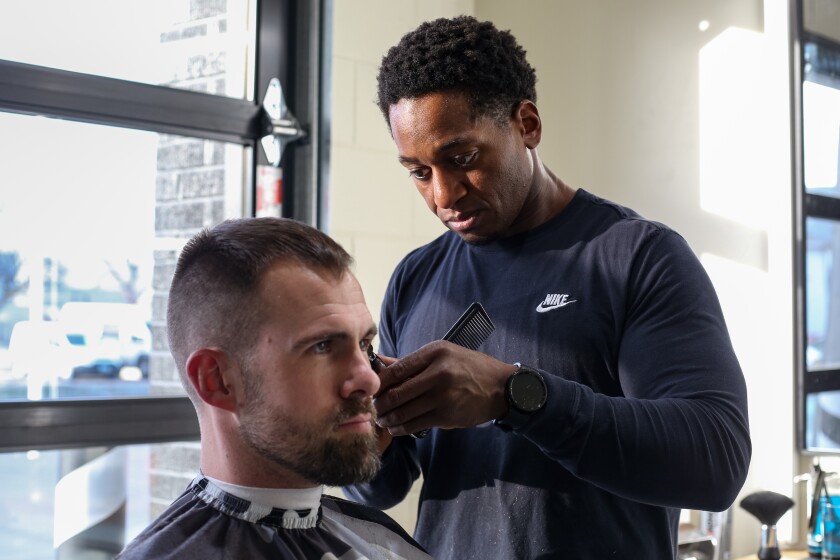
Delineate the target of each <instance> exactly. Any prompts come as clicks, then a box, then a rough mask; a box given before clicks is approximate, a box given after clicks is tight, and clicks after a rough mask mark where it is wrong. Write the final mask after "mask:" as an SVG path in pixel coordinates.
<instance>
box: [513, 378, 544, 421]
mask: <svg viewBox="0 0 840 560" xmlns="http://www.w3.org/2000/svg"><path fill="white" fill-rule="evenodd" d="M510 389H511V390H510V396H511V399H512V400H513V403H514V404H515V405H516V408H518V409H519V410H521V411H522V412H535V411H537V410H539V409H540V408H541V407H542V405H543V404H544V403H545V398H546V391H545V384H544V383H543V380H542V379H540V378H539V376H538V374H536V373H534V372H531V371H528V370H524V371H521V372H520V373H519V374H517V375H516V377H514V379H513V383H512V385H511V388H510Z"/></svg>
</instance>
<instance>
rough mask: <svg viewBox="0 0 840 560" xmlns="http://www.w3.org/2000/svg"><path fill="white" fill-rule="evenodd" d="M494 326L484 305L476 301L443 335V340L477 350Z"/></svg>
mask: <svg viewBox="0 0 840 560" xmlns="http://www.w3.org/2000/svg"><path fill="white" fill-rule="evenodd" d="M495 328H496V325H494V324H493V321H491V320H490V316H489V315H487V311H485V310H484V306H483V305H481V304H480V303H478V302H477V301H476V302H473V303H472V305H470V306H469V307H468V308H467V310H466V311H464V314H463V315H461V317H460V318H459V319H458V320H457V321H455V324H454V325H452V328H451V329H449V330H448V331H447V332H446V334H445V335H443V340H448V341H449V342H452V343H454V344H457V345H458V346H463V347H464V348H469V349H470V350H478V347H479V346H481V345H482V344H483V343H484V341H485V340H487V337H488V336H490V333H492V332H493V331H494V330H495Z"/></svg>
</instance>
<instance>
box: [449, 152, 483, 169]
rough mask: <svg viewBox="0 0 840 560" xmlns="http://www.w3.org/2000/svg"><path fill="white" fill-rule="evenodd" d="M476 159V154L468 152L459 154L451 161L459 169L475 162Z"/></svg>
mask: <svg viewBox="0 0 840 560" xmlns="http://www.w3.org/2000/svg"><path fill="white" fill-rule="evenodd" d="M477 157H478V152H477V151H475V152H470V153H468V154H459V155H457V156H455V157H454V158H453V159H454V160H455V163H456V164H458V165H460V166H461V167H464V166H467V165H469V164H471V163H472V162H474V161H475V158H477Z"/></svg>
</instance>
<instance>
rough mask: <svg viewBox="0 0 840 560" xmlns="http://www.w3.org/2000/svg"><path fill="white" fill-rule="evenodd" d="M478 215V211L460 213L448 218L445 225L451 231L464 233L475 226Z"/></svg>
mask: <svg viewBox="0 0 840 560" xmlns="http://www.w3.org/2000/svg"><path fill="white" fill-rule="evenodd" d="M478 214H479V212H478V210H475V211H473V212H462V213H459V214H456V215H454V216H452V217H451V218H449V220H447V222H446V223H447V224H448V225H449V227H450V229H452V231H466V230H468V229H470V228H472V227H474V226H475V223H476V222H477V221H478Z"/></svg>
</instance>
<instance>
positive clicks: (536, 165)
mask: <svg viewBox="0 0 840 560" xmlns="http://www.w3.org/2000/svg"><path fill="white" fill-rule="evenodd" d="M525 55H526V53H525V51H524V50H523V49H522V47H521V46H520V45H519V44H518V43H517V41H516V39H515V38H514V37H513V36H512V35H511V34H510V33H509V32H507V31H501V30H499V29H497V28H496V27H495V26H494V25H493V24H492V23H490V22H480V21H477V20H476V19H475V18H472V17H467V16H461V17H456V18H452V19H438V20H435V21H430V22H426V23H423V24H422V25H420V26H419V27H418V28H416V29H415V30H414V31H411V32H410V33H408V34H407V35H405V36H404V37H403V38H402V39H401V40H400V42H399V43H398V44H397V45H396V46H394V47H393V48H391V49H390V50H389V51H388V53H387V54H386V55H385V57H384V58H383V60H382V64H381V66H380V69H379V76H378V86H379V90H378V91H379V98H378V103H379V107H380V108H381V110H382V113H383V115H384V117H385V120H386V122H387V124H388V127H389V130H390V131H391V135H392V138H393V140H394V143H395V144H396V148H397V154H398V161H399V162H400V164H401V165H402V166H403V167H405V169H406V170H407V171H408V174H409V176H410V178H411V180H412V181H413V183H414V185H415V187H416V188H417V190H418V191H419V193H420V195H421V196H422V197H423V199H424V200H425V202H426V204H427V205H428V206H429V209H430V210H431V211H432V212H434V213H435V214H436V215H437V217H438V218H439V219H440V220H441V221H442V222H443V224H444V225H445V226H446V227H447V228H448V230H449V231H447V232H446V233H444V234H443V235H441V236H440V237H438V238H437V239H435V240H434V241H432V242H431V243H429V244H427V245H425V246H423V247H420V248H418V249H416V250H414V251H412V252H411V253H409V254H408V255H407V256H406V257H405V258H404V259H403V260H402V261H401V262H400V263H399V265H398V266H397V268H396V270H395V271H394V273H393V275H392V277H391V280H390V283H389V285H388V289H387V292H386V295H385V298H384V301H383V304H382V314H381V318H380V325H379V328H380V343H379V351H380V353H381V354H382V358H383V360H384V362H385V363H386V364H388V365H387V367H384V368H382V369H381V371H380V380H381V388H380V391H379V393H378V394H377V396H376V400H375V406H376V408H377V412H378V415H379V419H378V425H379V427H380V429H379V437H380V447H382V448H385V452H384V454H383V456H382V469H381V471H380V472H379V474H378V475H377V476H376V477H375V478H374V479H373V480H372V481H370V482H365V483H358V484H355V485H352V486H347V487H345V492H346V493H347V494H348V495H349V496H351V497H352V498H355V499H357V500H360V501H363V502H365V503H367V504H370V505H373V506H376V507H379V508H383V509H384V508H390V507H393V506H394V505H396V504H397V503H399V502H400V501H402V500H403V498H405V496H406V494H407V493H408V491H409V489H410V488H411V486H412V484H413V483H414V481H415V480H416V479H417V478H418V477H419V476H420V475H422V477H423V485H422V490H421V492H420V502H419V509H418V518H417V525H416V529H415V535H414V536H415V538H416V540H417V541H418V542H419V543H421V544H422V545H423V546H424V547H425V548H426V549H427V550H428V551H429V552H430V553H431V554H432V556H434V557H435V558H437V559H439V560H444V559H458V560H463V559H468V558H475V559H488V558H493V559H496V558H499V559H530V558H540V559H547V558H563V559H583V560H600V559H605V558H632V559H645V560H648V559H656V560H661V559H665V558H675V557H676V555H677V547H678V533H677V530H678V517H679V510H680V509H681V508H687V509H699V510H706V511H721V510H725V509H727V508H728V507H729V506H730V505H731V504H732V502H733V501H734V499H735V498H736V496H737V494H738V492H739V490H740V489H741V487H742V485H743V483H744V480H745V477H746V474H747V470H748V467H749V462H750V457H751V442H750V435H749V426H748V415H747V393H746V386H745V382H744V377H743V374H742V372H741V368H740V366H739V364H738V360H737V358H736V356H735V353H734V351H733V348H732V344H731V342H730V339H729V335H728V332H727V327H726V324H725V322H724V318H723V314H722V311H721V307H720V304H719V302H718V299H717V296H716V294H715V291H714V288H713V286H712V284H711V281H710V280H709V277H708V275H707V274H706V272H705V270H704V269H703V267H702V265H701V264H700V262H699V260H698V259H697V258H696V256H695V255H694V253H693V252H692V250H691V249H690V247H689V246H688V244H687V243H686V242H685V240H684V239H683V238H682V237H681V236H680V235H679V234H677V233H676V232H674V231H673V230H672V229H670V228H668V227H667V226H665V225H662V224H660V223H656V222H653V221H650V220H646V219H644V218H643V217H641V216H639V215H638V214H637V213H636V212H634V211H633V210H630V209H628V208H625V207H623V206H620V205H618V204H615V203H613V202H610V201H607V200H604V199H602V198H600V197H598V196H596V195H594V194H592V193H590V192H588V191H586V190H584V189H581V188H574V187H572V186H570V185H567V184H566V183H564V182H563V181H562V180H561V179H559V178H558V177H557V175H555V174H554V173H553V172H552V171H551V170H550V169H549V168H548V167H547V166H546V165H545V164H544V163H543V161H542V160H541V159H540V156H539V154H538V153H537V146H538V145H539V143H540V138H541V134H542V120H541V117H540V113H539V110H538V109H537V105H536V87H535V86H536V75H535V72H534V69H533V68H532V67H531V66H530V65H529V63H528V61H527V60H526V57H525ZM472 302H480V303H481V304H483V306H484V308H485V309H486V311H487V313H488V314H489V317H490V320H491V321H493V323H494V324H495V330H493V332H492V333H491V334H490V335H489V337H488V338H487V339H486V340H485V341H484V342H483V343H482V344H481V346H479V347H478V349H477V350H472V349H468V348H464V347H462V346H459V345H457V344H454V343H451V342H446V341H443V340H440V339H441V338H442V337H443V335H444V333H446V331H447V329H448V327H449V326H451V325H452V324H453V323H455V321H456V320H458V318H459V316H460V315H461V313H462V312H463V311H464V310H465V309H466V308H467V307H468V306H469V305H470V304H471V303H472ZM427 432H428V435H426V436H425V437H423V435H424V434H425V433H427ZM412 434H414V437H411V436H412ZM386 445H387V447H385V446H386Z"/></svg>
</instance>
